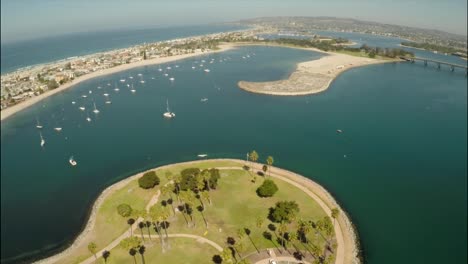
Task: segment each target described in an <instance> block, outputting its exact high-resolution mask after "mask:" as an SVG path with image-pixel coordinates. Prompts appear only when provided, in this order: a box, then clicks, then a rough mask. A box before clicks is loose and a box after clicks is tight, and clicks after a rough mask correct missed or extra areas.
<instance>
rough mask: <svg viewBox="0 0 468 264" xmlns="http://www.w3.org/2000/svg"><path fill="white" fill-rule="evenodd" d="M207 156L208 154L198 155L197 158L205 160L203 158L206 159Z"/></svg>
mask: <svg viewBox="0 0 468 264" xmlns="http://www.w3.org/2000/svg"><path fill="white" fill-rule="evenodd" d="M207 156H208V154H198V155H197V157H199V158H205V157H207Z"/></svg>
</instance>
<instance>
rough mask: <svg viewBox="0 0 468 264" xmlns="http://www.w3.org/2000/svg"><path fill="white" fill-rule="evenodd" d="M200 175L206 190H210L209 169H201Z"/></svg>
mask: <svg viewBox="0 0 468 264" xmlns="http://www.w3.org/2000/svg"><path fill="white" fill-rule="evenodd" d="M201 177H202V178H203V180H204V181H205V182H206V187H207V188H208V191H210V190H211V189H210V178H211V173H210V171H209V170H203V171H202V172H201Z"/></svg>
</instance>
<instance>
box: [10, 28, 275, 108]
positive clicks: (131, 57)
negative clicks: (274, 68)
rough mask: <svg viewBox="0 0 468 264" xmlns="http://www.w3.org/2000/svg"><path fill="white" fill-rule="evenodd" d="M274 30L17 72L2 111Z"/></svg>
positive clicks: (117, 52)
mask: <svg viewBox="0 0 468 264" xmlns="http://www.w3.org/2000/svg"><path fill="white" fill-rule="evenodd" d="M271 30H272V29H271V28H253V29H252V28H251V29H248V30H243V31H236V32H223V33H216V34H209V35H204V36H196V37H188V38H180V39H173V40H168V41H160V42H155V43H145V44H142V45H136V46H132V47H129V48H125V49H118V50H112V51H107V52H101V53H96V54H92V55H87V56H81V57H71V58H67V59H64V60H61V61H57V62H53V63H49V64H41V65H37V66H31V67H26V68H22V69H18V70H16V71H14V72H11V73H7V74H4V75H2V76H1V110H4V109H6V108H8V107H10V106H13V105H16V104H18V103H20V102H23V101H26V100H28V99H30V98H32V97H36V96H39V95H41V94H43V93H45V92H47V91H50V90H53V89H56V88H58V87H60V86H62V85H64V84H66V83H73V82H74V80H75V79H76V78H78V77H80V76H84V75H86V74H90V73H94V72H100V71H103V70H106V69H109V68H113V67H116V66H119V65H124V64H131V63H135V62H139V61H142V60H149V59H155V58H164V57H170V56H175V55H182V54H197V53H200V54H202V53H206V52H209V51H212V50H214V49H216V48H217V45H218V43H219V42H220V41H223V42H235V41H249V40H256V39H258V38H259V37H257V35H259V34H265V33H268V32H270V31H271Z"/></svg>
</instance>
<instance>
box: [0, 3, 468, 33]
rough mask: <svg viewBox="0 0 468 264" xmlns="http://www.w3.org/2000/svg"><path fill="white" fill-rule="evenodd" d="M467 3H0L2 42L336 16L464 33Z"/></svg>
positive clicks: (465, 29)
mask: <svg viewBox="0 0 468 264" xmlns="http://www.w3.org/2000/svg"><path fill="white" fill-rule="evenodd" d="M466 9H467V0H229V1H228V0H164V1H163V0H133V1H128V0H127V1H124V0H1V37H2V42H8V41H14V40H19V39H28V38H37V37H43V36H48V35H59V34H64V33H67V32H86V31H98V30H108V29H119V28H143V27H154V26H161V25H185V24H205V23H212V22H226V21H235V20H238V19H243V18H254V17H261V16H337V17H348V18H356V19H362V20H369V21H376V22H383V23H390V24H398V25H407V26H415V27H423V28H431V29H440V30H444V31H448V32H452V33H458V34H462V35H466V31H467V13H466V12H467V11H466Z"/></svg>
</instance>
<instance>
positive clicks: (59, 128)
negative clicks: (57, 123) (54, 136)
mask: <svg viewBox="0 0 468 264" xmlns="http://www.w3.org/2000/svg"><path fill="white" fill-rule="evenodd" d="M54 129H55V131H57V132H60V131H62V128H61V127H54Z"/></svg>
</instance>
